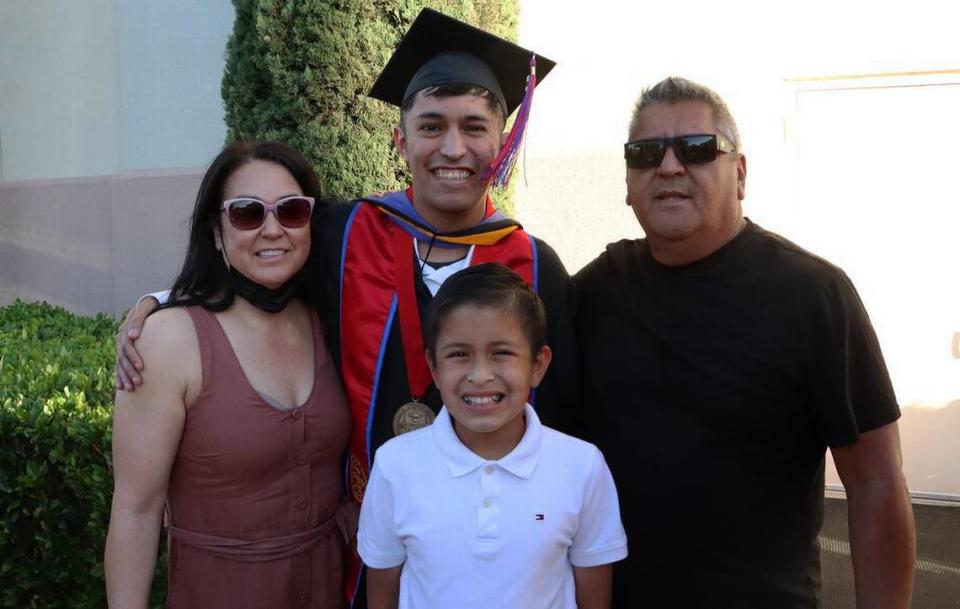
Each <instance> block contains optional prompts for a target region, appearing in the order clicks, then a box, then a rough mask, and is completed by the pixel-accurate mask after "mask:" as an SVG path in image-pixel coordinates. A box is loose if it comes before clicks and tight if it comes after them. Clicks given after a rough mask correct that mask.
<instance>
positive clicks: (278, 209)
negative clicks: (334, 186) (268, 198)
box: [222, 195, 314, 230]
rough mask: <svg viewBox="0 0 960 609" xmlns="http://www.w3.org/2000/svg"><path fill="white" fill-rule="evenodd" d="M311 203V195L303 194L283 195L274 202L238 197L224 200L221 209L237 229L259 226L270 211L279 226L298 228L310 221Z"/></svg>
mask: <svg viewBox="0 0 960 609" xmlns="http://www.w3.org/2000/svg"><path fill="white" fill-rule="evenodd" d="M313 205H314V200H313V197H305V196H303V195H293V196H289V197H283V198H282V199H280V200H279V201H276V202H274V203H264V202H263V201H261V200H259V199H254V198H253V197H238V198H236V199H228V200H226V201H224V202H223V206H222V209H223V210H225V211H226V212H227V218H228V219H229V220H230V224H231V225H232V226H233V227H234V228H236V229H239V230H253V229H255V228H260V227H261V226H263V223H264V222H266V221H267V214H269V213H270V212H273V214H274V215H276V216H277V221H278V222H279V223H280V225H281V226H284V227H286V228H300V227H301V226H306V225H307V223H308V222H310V213H311V212H312V211H313Z"/></svg>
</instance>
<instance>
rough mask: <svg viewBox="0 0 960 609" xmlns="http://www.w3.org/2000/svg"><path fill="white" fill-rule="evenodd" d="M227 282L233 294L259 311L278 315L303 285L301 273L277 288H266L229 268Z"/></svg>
mask: <svg viewBox="0 0 960 609" xmlns="http://www.w3.org/2000/svg"><path fill="white" fill-rule="evenodd" d="M227 282H228V284H229V286H230V289H231V290H233V293H234V294H236V295H237V296H239V297H241V298H243V299H244V300H246V301H247V302H249V303H250V304H252V305H253V306H255V307H257V308H258V309H260V310H261V311H266V312H267V313H278V312H280V311H282V310H283V309H284V308H285V307H286V306H287V303H289V302H290V301H291V300H293V297H294V296H296V295H297V294H298V293H299V292H300V286H301V285H302V284H303V272H302V271H299V272H297V274H296V275H294V276H293V277H291V278H290V281H288V282H286V283H285V284H283V285H282V286H280V287H279V288H268V287H267V286H265V285H261V284H259V283H257V282H255V281H253V280H252V279H250V278H249V277H247V276H246V275H243V274H242V273H240V272H239V271H237V269H235V268H234V267H232V266H231V267H230V270H229V271H228V272H227Z"/></svg>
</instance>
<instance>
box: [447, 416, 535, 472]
mask: <svg viewBox="0 0 960 609" xmlns="http://www.w3.org/2000/svg"><path fill="white" fill-rule="evenodd" d="M523 414H524V416H525V417H526V421H527V425H526V429H524V431H523V437H522V438H520V443H519V444H517V445H516V447H514V449H513V450H512V451H510V452H509V453H507V455H506V456H504V457H503V458H502V459H499V460H497V461H487V460H486V459H484V458H483V457H481V456H480V455H478V454H476V453H475V452H473V451H471V450H470V449H469V448H467V447H466V446H464V445H463V442H461V441H460V438H458V437H457V432H455V431H454V430H453V420H452V419H451V418H450V413H449V412H447V407H446V406H444V407H443V408H441V409H440V412H439V413H438V414H437V418H436V420H435V421H434V422H433V425H431V426H430V427H431V429H432V430H433V437H434V439H435V441H436V443H437V446H438V447H439V448H440V453H441V454H442V455H443V457H444V459H445V460H446V462H447V467H449V468H450V473H451V474H452V475H453V476H454V477H455V478H459V477H460V476H465V475H467V474H469V473H471V472H473V471H476V470H477V469H479V468H480V467H482V466H484V465H487V464H488V463H492V464H495V465H497V466H499V467H501V468H503V469H504V470H506V471H508V472H510V473H511V474H513V475H514V476H517V477H519V478H529V477H530V475H531V474H532V473H533V470H534V469H535V468H536V466H537V462H538V461H539V460H540V443H541V441H542V438H543V425H542V424H541V423H540V418H539V417H537V413H536V412H535V411H534V410H533V407H532V406H530V404H526V405H525V406H524V407H523Z"/></svg>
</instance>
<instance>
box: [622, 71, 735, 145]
mask: <svg viewBox="0 0 960 609" xmlns="http://www.w3.org/2000/svg"><path fill="white" fill-rule="evenodd" d="M684 101H698V102H703V103H705V104H706V105H707V106H709V107H710V110H712V111H713V120H714V122H715V123H716V126H717V131H719V132H720V133H722V134H723V135H725V136H726V137H727V139H728V140H730V142H731V143H733V146H734V148H736V149H737V151H739V150H740V132H739V131H737V123H736V121H734V120H733V115H732V114H730V109H729V108H727V104H726V103H724V101H723V99H722V98H721V97H720V96H719V95H717V92H716V91H714V90H713V89H711V88H709V87H705V86H704V85H701V84H699V83H695V82H693V81H692V80H687V79H686V78H681V77H679V76H670V77H668V78H664V79H663V80H661V81H660V82H658V83H657V84H655V85H653V86H652V87H648V88H646V89H644V90H643V93H641V94H640V98H639V99H638V100H637V104H636V105H635V106H634V108H633V116H631V117H630V137H633V136H634V134H635V133H636V132H637V130H638V129H639V128H640V113H641V112H642V111H643V110H644V109H645V108H647V107H648V106H650V105H652V104H676V103H679V102H684Z"/></svg>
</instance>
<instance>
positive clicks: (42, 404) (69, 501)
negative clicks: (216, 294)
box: [0, 301, 164, 609]
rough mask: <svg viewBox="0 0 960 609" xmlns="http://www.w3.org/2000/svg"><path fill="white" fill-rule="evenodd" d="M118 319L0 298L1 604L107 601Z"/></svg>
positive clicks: (20, 607) (96, 604) (98, 604)
mask: <svg viewBox="0 0 960 609" xmlns="http://www.w3.org/2000/svg"><path fill="white" fill-rule="evenodd" d="M115 328H116V322H115V321H114V320H113V319H112V318H110V317H108V316H106V315H98V316H97V317H93V318H89V317H79V316H76V315H73V314H71V313H69V312H67V311H65V310H63V309H61V308H57V307H53V306H50V305H48V304H46V303H43V304H25V303H22V302H19V301H17V302H16V303H14V304H13V305H10V306H7V307H3V308H0V438H2V443H3V444H2V446H3V448H2V450H0V607H16V608H17V609H28V608H30V609H32V608H49V607H71V608H74V607H75V608H78V609H79V608H90V609H93V608H97V609H100V608H102V607H105V606H106V592H105V589H104V582H103V543H104V539H105V537H106V532H107V524H108V522H109V519H110V497H111V493H112V489H113V478H112V473H111V458H110V438H111V416H110V415H111V408H112V404H113V391H114V382H113V358H114V349H113V334H114V332H115ZM161 570H162V567H161ZM162 577H163V574H162V573H159V574H158V578H160V579H162ZM160 583H161V584H162V581H161V582H160ZM156 588H157V590H156V594H155V597H156V599H155V600H156V603H155V605H156V606H160V598H161V596H162V594H163V592H164V591H163V590H162V585H161V586H157V587H156Z"/></svg>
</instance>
